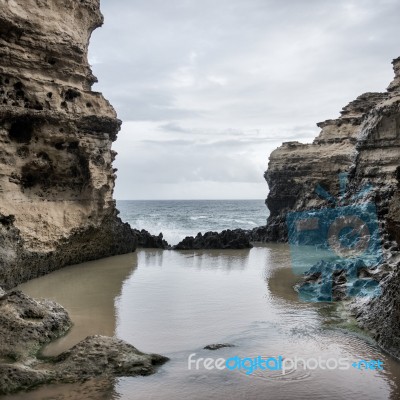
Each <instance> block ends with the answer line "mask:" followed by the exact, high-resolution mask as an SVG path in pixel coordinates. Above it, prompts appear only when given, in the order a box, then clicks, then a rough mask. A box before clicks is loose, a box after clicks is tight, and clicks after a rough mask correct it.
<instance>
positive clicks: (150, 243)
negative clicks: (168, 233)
mask: <svg viewBox="0 0 400 400" xmlns="http://www.w3.org/2000/svg"><path fill="white" fill-rule="evenodd" d="M132 232H133V234H134V235H135V237H136V240H137V246H138V247H140V248H143V249H165V250H168V249H170V248H171V246H170V245H169V244H168V242H167V241H166V240H165V239H164V237H163V234H162V233H159V234H158V235H152V234H151V233H150V232H148V231H146V230H145V229H141V230H140V231H139V230H138V229H132Z"/></svg>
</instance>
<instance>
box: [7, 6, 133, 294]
mask: <svg viewBox="0 0 400 400" xmlns="http://www.w3.org/2000/svg"><path fill="white" fill-rule="evenodd" d="M102 21H103V19H102V15H101V13H100V10H99V0H81V1H79V2H78V1H74V0H13V1H10V0H0V171H1V173H0V286H4V287H12V286H14V285H15V284H17V283H19V282H22V281H24V280H27V279H30V278H34V277H37V276H39V275H42V274H44V273H46V272H49V271H51V270H53V269H56V268H60V267H61V266H63V265H66V264H72V263H78V262H82V261H86V260H89V259H95V258H100V257H104V256H108V255H113V254H119V253H124V252H129V251H132V250H134V248H135V238H134V236H133V234H132V232H131V230H130V228H129V226H128V225H127V224H123V223H122V222H121V221H120V219H119V218H118V217H117V211H116V208H115V202H114V200H113V197H112V194H113V188H114V180H115V170H114V169H113V167H112V161H113V159H114V157H115V153H114V152H113V151H112V150H111V144H112V142H113V141H114V140H115V139H116V135H117V132H118V131H119V128H120V121H119V120H118V119H117V118H116V113H115V111H114V109H113V108H112V106H111V105H110V104H109V103H108V102H107V100H105V99H104V97H103V96H102V95H101V94H100V93H96V92H93V91H92V90H91V86H92V84H93V83H94V82H95V81H96V78H95V77H94V76H93V74H92V72H91V69H90V66H89V64H88V61H87V50H88V43H89V39H90V35H91V33H92V31H93V30H94V29H95V28H97V27H99V26H100V25H101V24H102Z"/></svg>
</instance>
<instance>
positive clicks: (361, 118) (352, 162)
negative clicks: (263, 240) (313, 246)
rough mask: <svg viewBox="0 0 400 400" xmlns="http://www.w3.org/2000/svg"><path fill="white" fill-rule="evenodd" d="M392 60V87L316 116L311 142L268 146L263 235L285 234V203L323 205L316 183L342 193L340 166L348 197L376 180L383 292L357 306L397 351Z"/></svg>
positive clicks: (397, 174) (397, 147) (399, 125)
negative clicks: (335, 114) (327, 116)
mask: <svg viewBox="0 0 400 400" xmlns="http://www.w3.org/2000/svg"><path fill="white" fill-rule="evenodd" d="M393 66H394V72H395V78H394V80H393V81H392V83H391V84H390V85H389V87H388V89H387V92H385V93H366V94H363V95H362V96H360V97H358V98H357V99H356V100H355V101H353V102H352V103H350V104H349V105H348V106H347V107H345V108H344V109H343V111H342V112H341V116H340V118H338V119H336V120H329V121H325V122H323V123H320V124H318V126H319V127H321V128H322V130H321V133H320V135H319V136H318V137H317V138H316V139H315V140H314V142H313V143H312V144H300V143H297V142H291V143H285V144H283V145H282V146H281V147H280V148H278V149H277V150H275V151H274V152H273V153H272V154H271V157H270V162H269V166H268V170H267V172H266V173H265V177H266V180H267V181H268V184H269V187H270V193H269V195H268V199H267V201H266V202H267V205H268V207H269V209H270V212H271V215H270V217H269V220H268V225H267V228H266V230H267V235H266V236H267V239H268V240H272V241H285V240H287V229H286V214H287V212H288V211H300V210H307V209H314V208H320V207H326V206H327V201H326V200H323V199H321V198H319V197H318V196H317V194H316V193H315V188H316V186H317V185H318V184H320V185H321V186H322V187H323V188H324V189H326V190H327V191H328V192H330V193H331V194H332V195H333V196H335V197H336V198H337V196H338V194H339V178H338V173H339V172H346V173H348V179H349V183H348V187H347V191H346V193H345V198H347V199H349V198H350V197H352V196H354V195H356V194H357V193H359V192H360V191H361V190H362V188H363V187H365V185H367V184H370V185H372V190H371V191H370V192H369V194H368V196H367V199H368V200H369V201H372V202H374V203H375V204H376V206H377V212H378V218H379V222H380V229H381V236H382V247H383V249H384V258H385V259H384V262H383V263H382V265H380V266H377V270H376V275H379V276H380V277H381V287H382V295H380V296H378V297H374V298H373V299H372V300H366V299H357V300H355V303H354V312H355V314H356V316H357V318H358V320H359V322H360V323H361V325H362V326H364V327H366V328H367V329H368V330H370V331H371V332H372V333H373V335H374V337H375V338H376V340H377V341H378V342H379V343H380V344H381V345H382V346H383V347H384V348H385V349H386V350H388V351H390V353H391V354H394V355H396V356H397V357H400V333H399V332H400V331H399V329H400V319H399V315H400V303H399V302H398V301H397V300H398V297H399V294H398V293H399V288H400V272H399V267H400V263H399V261H400V256H399V255H398V249H399V246H398V244H400V186H399V182H400V58H397V59H395V60H393ZM360 201H361V200H360Z"/></svg>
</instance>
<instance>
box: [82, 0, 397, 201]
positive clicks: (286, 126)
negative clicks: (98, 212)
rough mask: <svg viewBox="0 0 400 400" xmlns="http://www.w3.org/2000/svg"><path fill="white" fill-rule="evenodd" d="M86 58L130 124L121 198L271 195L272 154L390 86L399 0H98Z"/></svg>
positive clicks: (123, 142)
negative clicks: (99, 16)
mask: <svg viewBox="0 0 400 400" xmlns="http://www.w3.org/2000/svg"><path fill="white" fill-rule="evenodd" d="M101 8H102V12H103V14H104V17H105V24H104V26H103V27H102V28H100V29H98V30H96V31H95V32H94V34H93V36H92V40H91V45H90V52H89V60H90V63H91V64H92V67H93V71H94V74H95V75H96V76H97V77H98V79H99V83H98V84H96V85H95V86H94V90H97V91H101V92H103V93H104V96H105V97H106V98H107V99H108V100H110V102H111V103H112V104H113V106H114V107H115V109H116V110H117V113H118V116H119V118H120V119H122V120H123V127H122V131H121V132H120V134H119V136H118V141H117V142H116V143H115V144H114V149H115V150H116V151H117V152H118V153H119V155H118V157H117V160H116V161H115V166H116V167H117V168H118V179H117V185H116V190H115V197H116V198H117V199H216V198H220V199H228V198H253V199H257V198H265V197H266V195H267V192H268V187H267V184H266V182H265V181H264V178H263V173H264V171H265V170H266V168H267V164H268V157H269V154H270V152H271V151H272V150H273V149H274V148H276V147H278V146H279V145H280V143H281V142H282V141H288V140H299V141H303V142H306V141H307V142H310V141H311V140H312V139H313V137H314V136H315V135H317V134H318V128H317V127H316V125H315V124H316V122H319V121H323V120H325V119H329V118H335V117H337V116H338V115H339V111H340V110H341V108H342V107H343V106H345V105H346V104H347V103H348V102H349V101H351V100H353V99H355V98H356V97H357V96H358V95H360V94H362V93H364V92H368V91H384V90H385V88H386V87H387V86H388V84H389V82H390V81H391V80H392V78H393V71H392V66H391V64H390V63H391V61H392V59H393V58H396V57H398V56H400V45H399V38H400V23H399V18H400V1H399V0H356V1H347V0H335V1H332V0H168V1H166V0H102V2H101Z"/></svg>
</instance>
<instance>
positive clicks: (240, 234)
mask: <svg viewBox="0 0 400 400" xmlns="http://www.w3.org/2000/svg"><path fill="white" fill-rule="evenodd" d="M249 234H250V231H245V230H243V229H233V230H230V229H226V230H224V231H222V232H206V233H205V234H204V235H203V234H202V233H201V232H199V233H198V234H197V235H196V236H195V237H193V236H186V237H185V238H184V239H183V240H182V241H181V242H179V243H178V244H177V245H175V246H173V249H174V250H199V249H249V248H252V247H253V245H252V244H251V243H250V239H249Z"/></svg>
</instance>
